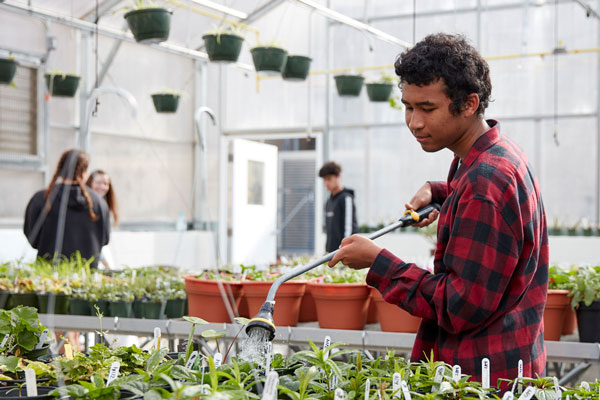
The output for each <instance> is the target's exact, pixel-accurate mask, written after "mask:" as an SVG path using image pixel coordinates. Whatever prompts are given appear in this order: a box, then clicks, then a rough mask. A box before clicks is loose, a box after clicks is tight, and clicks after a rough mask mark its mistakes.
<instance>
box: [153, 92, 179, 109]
mask: <svg viewBox="0 0 600 400" xmlns="http://www.w3.org/2000/svg"><path fill="white" fill-rule="evenodd" d="M180 98H181V93H180V92H176V91H173V90H165V91H160V92H156V93H152V102H153V103H154V108H155V109H156V112H159V113H174V112H176V111H177V107H179V99H180Z"/></svg>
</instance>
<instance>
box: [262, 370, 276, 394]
mask: <svg viewBox="0 0 600 400" xmlns="http://www.w3.org/2000/svg"><path fill="white" fill-rule="evenodd" d="M277 383H279V374H278V373H277V371H271V372H269V374H268V375H267V381H266V382H265V390H263V394H262V397H261V400H277Z"/></svg>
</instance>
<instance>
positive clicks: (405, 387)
mask: <svg viewBox="0 0 600 400" xmlns="http://www.w3.org/2000/svg"><path fill="white" fill-rule="evenodd" d="M400 387H401V388H402V394H403V395H404V400H412V398H411V397H410V390H408V385H407V384H406V381H402V382H400Z"/></svg>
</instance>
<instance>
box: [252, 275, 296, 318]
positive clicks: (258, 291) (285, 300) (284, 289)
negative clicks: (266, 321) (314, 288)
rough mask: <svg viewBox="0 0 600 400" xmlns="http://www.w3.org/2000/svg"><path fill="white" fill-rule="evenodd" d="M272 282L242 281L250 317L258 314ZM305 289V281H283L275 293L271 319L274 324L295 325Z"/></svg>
mask: <svg viewBox="0 0 600 400" xmlns="http://www.w3.org/2000/svg"><path fill="white" fill-rule="evenodd" d="M272 284H273V282H255V281H242V291H243V292H244V297H245V298H246V301H247V302H248V312H249V313H250V316H251V317H254V316H255V315H256V314H258V311H259V310H260V307H261V306H262V305H263V303H264V302H265V300H266V298H267V294H268V293H269V289H270V288H271V285H272ZM305 290H306V281H290V282H285V283H284V284H283V285H281V286H280V287H279V289H278V290H277V293H276V294H275V311H274V313H273V321H274V322H275V325H276V326H296V325H297V324H298V314H299V313H300V303H301V302H302V297H303V296H304V291H305Z"/></svg>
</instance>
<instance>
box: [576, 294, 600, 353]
mask: <svg viewBox="0 0 600 400" xmlns="http://www.w3.org/2000/svg"><path fill="white" fill-rule="evenodd" d="M577 329H578V330H579V341H580V342H584V343H599V342H600V300H597V301H594V302H593V303H592V304H590V305H589V306H586V305H585V303H583V302H582V303H579V306H578V307H577Z"/></svg>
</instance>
